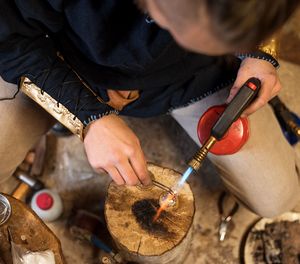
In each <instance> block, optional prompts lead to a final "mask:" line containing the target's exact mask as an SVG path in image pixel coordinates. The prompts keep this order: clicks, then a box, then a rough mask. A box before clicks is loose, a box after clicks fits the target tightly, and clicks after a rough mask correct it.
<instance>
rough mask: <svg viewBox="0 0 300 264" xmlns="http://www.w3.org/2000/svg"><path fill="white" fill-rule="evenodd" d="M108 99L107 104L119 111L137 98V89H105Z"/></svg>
mask: <svg viewBox="0 0 300 264" xmlns="http://www.w3.org/2000/svg"><path fill="white" fill-rule="evenodd" d="M107 94H108V97H109V101H108V102H107V104H108V105H109V106H111V107H112V108H114V109H117V110H118V111H121V110H122V109H123V108H124V107H125V106H126V105H128V104H129V103H131V102H133V101H135V100H136V99H138V98H139V91H138V90H133V91H119V90H111V89H109V90H107Z"/></svg>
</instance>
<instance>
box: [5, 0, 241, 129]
mask: <svg viewBox="0 0 300 264" xmlns="http://www.w3.org/2000/svg"><path fill="white" fill-rule="evenodd" d="M58 52H60V53H61V54H62V55H63V57H64V60H61V59H60V58H59V57H58V56H57V54H58ZM238 67H239V60H238V59H237V58H235V57H233V56H218V57H211V56H205V55H201V54H195V53H191V52H188V51H186V50H184V49H182V48H180V47H179V46H178V45H177V44H176V43H175V41H174V40H173V38H172V37H171V36H170V34H169V33H168V32H166V31H165V30H162V29H160V28H159V27H158V26H157V25H156V24H155V23H149V19H147V16H146V15H145V14H142V13H141V12H140V11H139V10H138V9H137V7H136V6H135V5H134V3H133V0H101V1H100V0H43V1H39V0H15V1H13V0H0V75H1V76H2V78H3V79H4V80H6V81H8V82H11V83H18V82H19V80H20V78H21V77H22V76H27V77H28V78H29V79H31V80H32V81H33V82H34V83H35V84H36V85H37V86H39V87H40V88H41V89H42V90H44V91H46V92H47V93H48V94H50V95H51V96H52V97H53V98H55V99H56V100H57V101H58V102H59V103H61V104H63V105H64V106H65V107H67V108H68V109H69V110H70V111H71V112H72V113H74V115H75V116H76V117H78V118H79V119H80V120H81V121H82V122H84V124H85V125H87V124H88V123H89V121H90V120H91V118H90V117H91V116H94V117H95V116H96V117H100V116H102V115H103V114H105V113H108V112H109V111H111V110H113V109H112V108H111V107H110V106H108V105H107V104H105V103H100V102H99V100H97V98H96V96H95V94H96V95H97V96H99V97H100V98H102V99H103V101H107V99H108V97H107V93H106V90H107V89H117V90H131V89H134V90H140V98H139V99H138V100H136V101H134V102H133V103H131V104H129V105H127V106H126V107H125V108H124V109H123V110H122V111H121V112H120V114H124V115H131V116H138V117H148V116H154V115H159V114H162V113H166V112H168V111H170V110H171V109H174V108H176V107H179V106H182V105H185V104H188V103H189V102H192V101H195V100H199V99H201V98H202V97H204V96H207V95H209V94H211V93H213V92H215V91H217V90H219V89H221V88H222V87H224V86H226V85H228V84H229V83H230V82H232V81H233V80H234V78H235V76H236V72H237V69H238ZM74 71H76V72H77V74H78V75H79V76H80V77H81V78H82V79H83V80H84V81H85V82H86V83H87V84H88V86H89V87H90V88H91V89H92V90H93V91H94V93H95V94H93V93H91V92H90V91H89V90H88V89H87V88H86V87H85V86H84V85H83V84H82V82H81V81H80V80H79V78H78V76H77V75H76V74H75V73H74Z"/></svg>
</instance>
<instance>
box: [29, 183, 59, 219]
mask: <svg viewBox="0 0 300 264" xmlns="http://www.w3.org/2000/svg"><path fill="white" fill-rule="evenodd" d="M30 205H31V208H32V210H33V211H35V212H36V214H37V215H38V216H39V217H40V218H41V219H42V220H43V221H45V222H52V221H55V220H56V219H58V218H59V217H60V216H61V214H62V212H63V204H62V200H61V198H60V196H59V195H58V193H56V192H54V191H51V190H48V189H43V190H40V191H38V192H37V193H35V194H34V196H33V197H32V199H31V204H30Z"/></svg>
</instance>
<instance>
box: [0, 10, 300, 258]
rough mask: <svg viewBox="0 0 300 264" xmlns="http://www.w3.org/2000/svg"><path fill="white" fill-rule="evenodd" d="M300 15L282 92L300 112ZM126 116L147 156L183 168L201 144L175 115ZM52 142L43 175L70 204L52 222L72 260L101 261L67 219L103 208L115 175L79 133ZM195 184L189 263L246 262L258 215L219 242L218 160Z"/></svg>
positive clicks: (242, 216) (291, 33)
mask: <svg viewBox="0 0 300 264" xmlns="http://www.w3.org/2000/svg"><path fill="white" fill-rule="evenodd" d="M296 18H298V19H296ZM296 18H295V19H294V20H292V21H291V22H290V24H289V25H287V26H286V28H285V31H284V34H283V37H284V38H283V39H284V41H282V46H284V45H285V44H287V46H286V47H285V48H281V50H282V51H285V52H284V54H285V55H284V56H282V60H281V68H280V71H279V73H280V77H281V80H282V84H283V89H282V92H281V94H280V97H281V99H282V100H283V101H284V102H285V103H286V104H287V105H288V107H289V108H290V109H291V110H293V111H294V112H296V113H297V114H299V115H300V104H299V102H300V92H299V86H298V77H299V76H300V48H299V47H300V31H299V29H300V25H299V21H300V19H299V18H300V12H298V14H297V17H296ZM297 47H298V51H297V52H296V50H295V49H296V48H297ZM298 64H299V65H298ZM126 121H127V122H128V124H129V126H130V127H131V128H132V129H133V130H134V131H135V133H136V134H137V135H138V137H139V138H140V140H141V143H142V147H143V149H144V151H145V154H146V156H147V159H148V160H149V161H151V162H153V163H156V164H159V165H161V166H165V167H170V168H173V169H175V170H178V171H183V170H184V168H185V166H186V163H185V162H186V160H187V159H188V158H189V157H190V156H191V155H192V154H193V153H194V152H195V150H196V149H197V147H196V145H195V143H194V142H192V141H191V140H190V139H189V138H188V136H187V135H186V134H185V132H184V131H183V130H182V129H181V128H180V127H179V126H178V125H177V123H176V122H175V121H174V120H173V119H171V117H170V116H163V117H160V118H155V119H152V118H149V119H145V120H139V119H134V118H127V119H126ZM48 145H49V146H50V148H49V151H48V154H47V166H46V169H45V173H44V175H43V180H44V181H45V182H46V184H47V186H48V187H49V188H53V189H55V190H56V191H58V192H59V193H60V194H61V196H62V198H63V202H64V208H65V210H64V214H63V216H62V218H61V219H60V220H59V221H56V222H54V223H52V224H49V227H50V228H51V229H52V230H53V231H54V232H55V233H56V235H57V236H58V237H59V238H60V240H61V243H62V247H63V251H64V255H65V257H66V260H67V263H68V264H77V263H78V264H79V263H80V264H92V263H101V262H100V260H99V255H98V253H97V252H96V251H95V250H93V249H92V248H91V247H90V246H89V245H88V244H86V243H84V242H81V241H78V240H74V239H73V238H72V237H71V235H70V234H69V232H68V230H67V228H66V224H67V220H68V217H69V216H70V214H71V212H72V210H74V209H79V208H85V209H87V210H91V211H96V212H99V211H101V210H102V209H103V201H104V196H105V189H106V186H107V185H108V183H109V181H110V179H109V177H108V176H106V175H100V176H99V175H97V174H95V173H94V172H93V171H92V169H91V168H90V166H89V165H88V162H87V160H86V158H85V154H84V150H83V146H82V144H81V142H80V141H79V140H78V139H77V138H75V137H68V138H59V139H56V138H54V137H52V136H50V137H49V138H48ZM295 151H297V153H298V154H299V157H300V144H298V145H297V146H296V147H295ZM14 184H15V182H14V181H13V180H11V181H10V182H9V183H7V184H6V185H4V186H1V191H7V192H9V191H10V190H11V188H12V186H13V185H14ZM190 184H191V186H192V189H193V191H194V195H195V200H196V215H195V221H194V234H193V240H192V245H191V248H190V251H189V254H188V256H187V258H186V261H185V263H186V264H188V263H199V264H206V263H207V264H216V263H218V264H222V263H224V264H225V263H226V264H227V263H240V259H239V258H240V253H239V251H240V243H241V241H242V237H243V236H244V234H245V232H246V230H247V228H248V227H249V226H250V225H251V224H252V223H253V221H255V220H256V219H257V218H258V217H257V216H256V215H254V214H252V213H251V212H250V211H248V210H247V209H246V208H240V210H239V211H238V213H237V214H236V216H235V217H234V219H233V224H232V227H231V230H230V233H229V234H228V237H227V238H226V239H225V241H224V242H219V241H218V235H217V234H218V223H219V213H218V208H217V200H218V197H219V195H220V193H221V191H222V190H223V185H222V182H221V181H220V178H219V176H218V174H217V172H216V171H215V170H214V168H213V166H212V164H210V162H208V161H207V162H205V164H204V166H203V168H202V169H201V171H200V173H199V175H198V177H193V178H191V179H190ZM299 208H300V205H299Z"/></svg>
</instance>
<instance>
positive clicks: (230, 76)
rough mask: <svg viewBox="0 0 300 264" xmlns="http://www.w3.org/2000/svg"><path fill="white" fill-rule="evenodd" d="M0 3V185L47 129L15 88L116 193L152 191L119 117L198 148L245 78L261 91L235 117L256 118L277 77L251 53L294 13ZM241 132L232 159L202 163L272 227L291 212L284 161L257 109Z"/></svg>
mask: <svg viewBox="0 0 300 264" xmlns="http://www.w3.org/2000/svg"><path fill="white" fill-rule="evenodd" d="M0 3H1V11H0V75H1V76H2V78H3V80H2V81H1V84H0V87H1V88H0V95H1V98H2V99H1V100H2V102H1V105H0V108H1V119H0V124H1V129H2V138H1V140H0V153H1V161H0V176H1V178H2V179H5V178H7V177H9V175H11V174H12V173H13V171H14V169H15V168H16V166H17V165H18V163H20V162H21V160H22V159H23V157H24V155H25V153H26V152H27V150H28V149H29V148H30V146H31V145H32V144H33V143H34V142H35V141H36V140H37V139H38V137H39V136H40V135H41V134H43V133H45V131H47V129H49V127H50V126H51V124H52V123H53V120H52V119H51V118H50V116H49V115H48V114H47V113H45V112H43V111H42V110H41V108H38V107H37V106H36V105H33V104H32V102H30V101H29V100H28V99H27V98H25V96H24V94H20V93H17V92H16V89H17V87H16V86H15V84H17V83H18V84H19V88H20V89H21V90H22V92H23V93H25V94H27V95H28V96H29V97H31V98H32V99H34V100H35V101H36V102H37V103H38V104H39V105H40V106H42V107H43V108H45V109H46V110H47V111H48V112H49V113H50V114H51V115H52V116H54V117H56V118H57V119H58V120H59V121H61V122H62V123H64V124H65V125H66V126H67V127H68V128H70V129H71V130H72V131H73V132H74V133H75V134H77V135H79V136H80V137H81V138H82V139H83V140H84V146H85V149H86V153H87V156H88V159H89V162H90V163H91V165H92V166H93V168H94V169H95V170H96V171H103V170H104V171H106V172H107V173H109V174H110V176H111V177H112V179H113V180H114V181H115V182H116V183H117V184H124V183H126V184H129V185H135V184H138V183H140V182H142V183H143V184H150V182H151V180H150V178H149V175H148V173H147V169H146V159H145V157H144V154H143V151H142V149H141V146H140V144H139V141H138V138H137V137H136V136H135V134H134V133H133V132H132V131H131V130H130V129H129V128H128V127H127V125H126V124H125V123H124V122H123V121H122V119H121V118H120V117H118V114H120V115H129V116H137V117H146V116H155V115H159V114H164V113H166V112H171V113H172V115H173V116H174V117H175V119H176V120H177V121H178V122H179V123H180V124H181V125H182V126H183V127H184V128H185V129H186V130H187V132H188V133H189V134H190V136H191V137H193V139H195V140H196V141H197V139H196V136H195V133H196V128H195V127H196V126H195V124H196V121H197V120H198V118H199V116H200V115H201V113H202V112H203V111H204V110H205V109H206V108H207V107H209V106H210V105H211V104H213V103H224V101H225V99H226V91H227V89H225V90H224V89H222V88H226V87H228V86H229V85H230V83H232V82H233V81H234V84H233V86H232V88H231V90H230V95H229V97H228V98H227V101H230V100H231V99H232V97H233V96H234V95H235V94H236V92H237V90H238V88H239V87H240V86H241V85H242V84H243V83H244V82H245V81H246V80H247V79H248V78H249V77H257V78H259V79H261V81H262V89H261V92H260V95H259V97H258V98H257V100H256V101H255V102H254V103H253V104H252V105H251V106H249V108H248V109H247V110H246V112H245V114H251V113H253V112H255V111H256V110H258V109H259V108H262V107H263V106H264V105H266V104H267V101H268V100H269V99H271V98H272V97H273V96H275V95H276V94H277V93H278V91H279V89H280V83H279V80H278V76H277V73H276V69H275V67H276V66H278V65H277V61H276V59H275V58H273V57H272V56H271V55H272V54H267V53H264V52H261V51H257V50H254V47H255V46H256V45H258V44H259V43H260V42H262V41H263V40H264V39H265V38H267V37H269V36H270V35H271V33H274V31H275V30H277V29H278V28H279V27H280V26H281V25H282V24H283V23H284V22H285V21H286V20H287V18H288V17H289V16H290V15H291V13H292V11H293V10H294V9H295V8H296V5H297V4H298V1H296V0H286V1H284V0H280V1H279V0H278V1H271V0H268V1H267V0H266V1H259V0H253V1H239V0H236V1H233V0H232V1H230V0H227V1H212V0H145V1H138V2H137V4H138V5H139V8H140V9H141V10H142V11H143V12H145V13H143V12H140V10H138V8H137V6H136V4H135V3H134V2H133V1H132V0H122V1H118V0H106V1H92V0H89V1H86V0H77V1H63V0H52V1H51V0H48V1H33V0H28V1H10V0H1V1H0ZM249 50H251V52H249ZM204 54H205V55H204ZM228 54H229V55H228ZM230 54H231V55H230ZM240 59H242V62H241V60H240ZM274 66H275V67H274ZM8 83H12V84H8ZM209 95H210V96H209ZM203 98H204V99H203ZM9 99H12V100H9ZM200 99H203V100H201V101H199V100H200ZM197 101H198V102H197ZM186 105H189V106H187V107H184V108H180V107H182V106H186ZM266 120H267V121H268V122H267V123H266ZM251 126H252V127H251V129H252V134H251V139H250V140H249V142H248V143H247V145H246V146H245V147H244V148H243V150H242V151H240V152H239V153H237V154H235V155H232V156H226V157H216V156H212V157H211V158H212V160H213V161H214V162H215V163H216V165H217V166H218V167H219V168H220V169H221V170H222V178H223V180H224V183H225V184H226V185H227V187H228V188H229V189H230V190H231V191H232V192H233V193H234V195H236V196H237V197H238V198H239V199H240V200H241V201H242V202H243V203H244V204H246V205H247V206H248V207H249V208H251V209H252V210H253V211H255V212H256V213H258V214H260V215H264V216H273V215H275V214H278V213H281V212H283V211H285V210H288V209H290V208H292V207H293V206H294V205H295V203H296V200H297V192H298V191H299V184H298V176H297V173H296V170H295V160H294V156H293V154H294V153H293V151H292V149H291V148H290V147H289V146H288V144H287V143H286V142H285V141H284V139H283V137H282V136H281V135H280V130H279V129H278V125H277V124H276V123H275V119H274V116H273V115H272V113H271V112H270V110H269V109H268V108H267V107H265V108H263V109H262V110H261V111H258V112H257V114H254V115H253V118H252V117H251ZM271 132H272V133H273V134H274V135H273V138H272V137H271V134H272V133H271ZM264 133H266V134H267V136H266V135H265V134H264ZM274 140H276V143H277V146H276V149H275V146H274V145H275V144H274ZM278 153H285V155H284V157H281V156H280V154H278ZM272 162H273V164H272ZM270 164H272V166H271V165H270Z"/></svg>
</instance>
